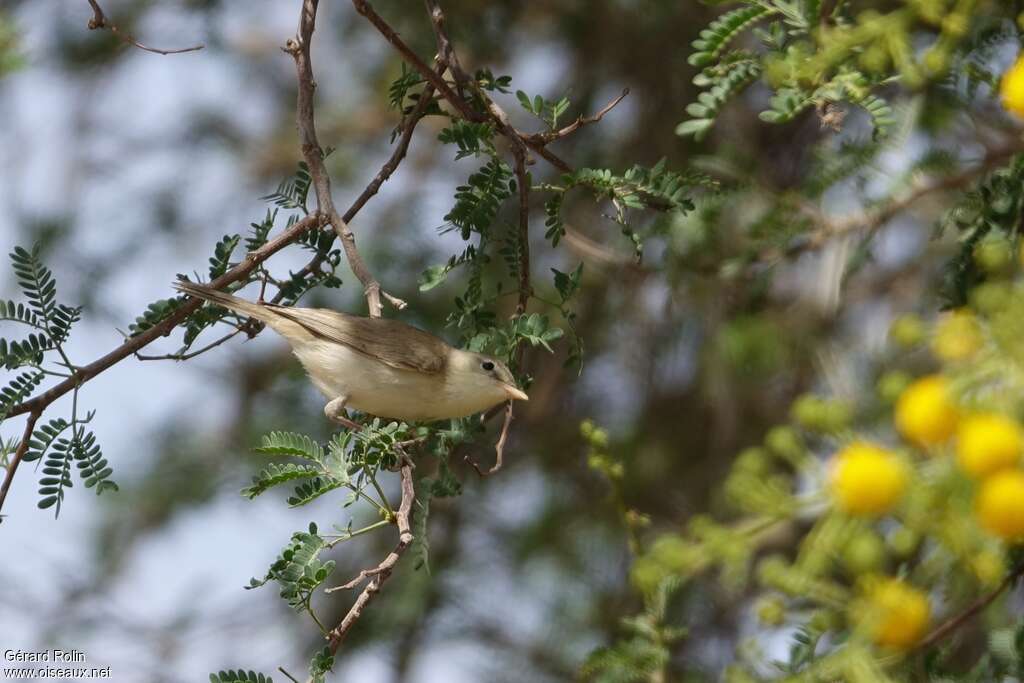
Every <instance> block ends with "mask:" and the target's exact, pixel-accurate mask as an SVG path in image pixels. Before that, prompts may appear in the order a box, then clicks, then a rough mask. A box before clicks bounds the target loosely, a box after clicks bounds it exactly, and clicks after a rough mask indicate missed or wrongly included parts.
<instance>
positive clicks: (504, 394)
mask: <svg viewBox="0 0 1024 683" xmlns="http://www.w3.org/2000/svg"><path fill="white" fill-rule="evenodd" d="M448 379H449V384H450V385H451V386H452V388H453V389H455V390H457V391H459V392H465V393H467V394H472V395H473V396H474V397H475V398H479V399H481V400H484V399H486V400H488V401H489V406H490V405H497V404H498V403H501V402H502V401H508V400H517V401H529V400H530V397H529V396H527V395H526V392H525V391H523V390H522V389H520V388H519V387H518V386H516V379H515V377H513V376H512V372H511V371H510V370H509V369H508V366H506V365H505V364H504V363H502V362H501V361H500V360H498V359H496V358H492V357H491V356H485V355H484V354H482V353H474V352H472V351H459V350H455V351H454V353H453V354H452V356H451V358H450V359H449V362H448Z"/></svg>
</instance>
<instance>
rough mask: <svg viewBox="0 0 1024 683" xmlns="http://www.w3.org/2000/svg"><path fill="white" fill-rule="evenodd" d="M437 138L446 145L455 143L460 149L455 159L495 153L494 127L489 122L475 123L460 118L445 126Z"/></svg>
mask: <svg viewBox="0 0 1024 683" xmlns="http://www.w3.org/2000/svg"><path fill="white" fill-rule="evenodd" d="M437 139H438V140H439V141H441V142H442V143H444V144H446V145H455V146H456V147H458V148H459V151H458V152H457V153H456V154H455V159H456V160H458V159H462V158H465V157H468V156H474V157H475V156H480V155H481V154H485V155H494V154H495V150H494V143H493V139H494V127H493V126H491V124H489V123H473V122H472V121H463V120H462V119H459V120H457V121H453V122H452V124H451V125H450V126H448V127H447V128H444V129H443V130H442V131H441V132H440V133H439V134H438V136H437Z"/></svg>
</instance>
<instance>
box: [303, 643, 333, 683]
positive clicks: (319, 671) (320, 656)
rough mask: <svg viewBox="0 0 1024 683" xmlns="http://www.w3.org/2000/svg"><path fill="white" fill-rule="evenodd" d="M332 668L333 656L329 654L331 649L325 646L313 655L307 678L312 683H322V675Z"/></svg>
mask: <svg viewBox="0 0 1024 683" xmlns="http://www.w3.org/2000/svg"><path fill="white" fill-rule="evenodd" d="M333 668H334V655H333V654H331V648H329V647H326V646H325V647H324V649H322V650H319V651H318V652H317V653H316V654H314V655H313V659H312V661H310V663H309V677H310V679H312V683H323V681H324V675H325V674H326V673H327V672H328V671H330V670H331V669H333Z"/></svg>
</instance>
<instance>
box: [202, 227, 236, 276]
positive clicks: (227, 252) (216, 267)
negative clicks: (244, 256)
mask: <svg viewBox="0 0 1024 683" xmlns="http://www.w3.org/2000/svg"><path fill="white" fill-rule="evenodd" d="M241 240H242V237H241V236H240V235H224V237H222V238H221V240H220V241H219V242H217V246H215V247H214V248H213V256H211V257H210V279H211V280H216V279H217V278H219V277H220V276H221V275H223V274H224V273H226V272H228V268H229V267H230V266H231V262H230V261H231V253H232V252H233V251H234V250H235V247H237V246H238V243H239V242H240V241H241Z"/></svg>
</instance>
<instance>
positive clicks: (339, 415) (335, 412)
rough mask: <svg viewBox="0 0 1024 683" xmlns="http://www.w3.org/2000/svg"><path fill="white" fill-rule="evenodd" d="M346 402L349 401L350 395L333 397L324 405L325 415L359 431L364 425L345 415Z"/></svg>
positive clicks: (333, 420)
mask: <svg viewBox="0 0 1024 683" xmlns="http://www.w3.org/2000/svg"><path fill="white" fill-rule="evenodd" d="M346 403H348V396H339V397H338V398H335V399H332V400H331V401H329V402H328V403H327V405H325V406H324V415H326V416H327V419H328V420H330V421H332V422H337V423H338V424H340V425H342V426H343V427H348V428H349V429H353V430H355V431H359V430H360V429H362V428H363V426H362V425H361V424H359V423H358V422H353V421H352V420H350V419H348V417H346V415H345V404H346Z"/></svg>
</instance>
